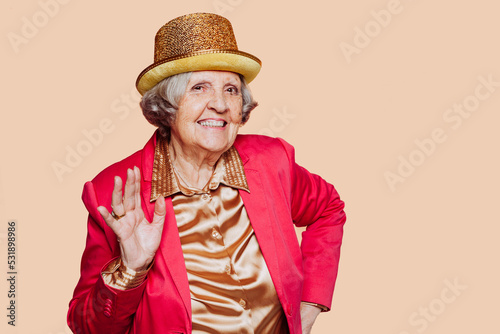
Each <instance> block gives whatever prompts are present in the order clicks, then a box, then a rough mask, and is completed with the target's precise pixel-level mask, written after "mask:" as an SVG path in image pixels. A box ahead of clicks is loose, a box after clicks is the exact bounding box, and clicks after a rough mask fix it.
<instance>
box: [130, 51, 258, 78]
mask: <svg viewBox="0 0 500 334" xmlns="http://www.w3.org/2000/svg"><path fill="white" fill-rule="evenodd" d="M211 53H232V54H236V55H240V56H246V57H248V58H251V59H253V60H255V61H256V62H257V63H259V65H262V62H261V61H260V59H259V58H257V57H255V56H254V55H251V54H249V53H246V52H243V51H239V50H232V49H206V50H199V51H192V52H189V53H185V54H182V55H178V56H172V57H168V58H164V59H161V60H159V61H156V62H154V63H153V64H151V65H150V66H148V67H146V68H145V69H144V71H142V73H141V74H140V75H139V78H140V77H142V76H143V75H144V74H145V73H146V72H148V71H149V70H151V69H152V68H154V67H156V66H158V65H161V64H165V63H168V62H170V61H175V60H179V59H183V58H189V57H193V56H200V55H204V54H211Z"/></svg>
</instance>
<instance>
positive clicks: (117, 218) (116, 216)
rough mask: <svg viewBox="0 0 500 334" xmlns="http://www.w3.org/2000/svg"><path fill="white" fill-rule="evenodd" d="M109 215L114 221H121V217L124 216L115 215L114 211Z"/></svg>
mask: <svg viewBox="0 0 500 334" xmlns="http://www.w3.org/2000/svg"><path fill="white" fill-rule="evenodd" d="M111 215H112V216H113V218H114V219H116V220H120V219H122V218H123V217H125V215H121V216H120V215H117V214H116V213H115V212H114V211H111Z"/></svg>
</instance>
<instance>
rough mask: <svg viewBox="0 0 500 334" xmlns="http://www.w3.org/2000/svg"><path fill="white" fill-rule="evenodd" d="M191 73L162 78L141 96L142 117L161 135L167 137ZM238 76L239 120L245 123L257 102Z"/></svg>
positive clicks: (242, 79)
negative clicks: (239, 82)
mask: <svg viewBox="0 0 500 334" xmlns="http://www.w3.org/2000/svg"><path fill="white" fill-rule="evenodd" d="M191 73H193V72H186V73H180V74H176V75H173V76H171V77H168V78H166V79H163V80H162V81H160V82H159V83H158V84H156V85H155V86H154V87H153V88H151V89H150V90H148V91H147V92H146V93H144V96H143V97H142V100H141V103H140V106H141V109H142V113H143V115H144V117H146V119H147V120H148V122H149V123H151V124H153V125H154V126H156V127H158V129H159V132H160V135H162V136H163V137H168V135H169V134H170V127H171V126H172V124H173V122H174V120H175V115H176V113H177V110H178V109H179V102H180V101H181V99H182V97H183V96H184V93H185V92H186V87H187V84H188V82H189V79H190V78H191ZM239 76H240V80H241V96H242V108H241V111H242V115H241V122H242V123H243V124H245V123H246V122H247V121H248V119H249V118H250V112H251V111H252V110H253V109H255V107H257V105H258V103H257V101H255V100H254V99H253V96H252V92H251V91H250V89H249V88H248V86H247V83H246V81H245V78H244V77H243V76H242V75H241V74H239Z"/></svg>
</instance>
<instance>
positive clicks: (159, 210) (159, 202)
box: [151, 196, 167, 225]
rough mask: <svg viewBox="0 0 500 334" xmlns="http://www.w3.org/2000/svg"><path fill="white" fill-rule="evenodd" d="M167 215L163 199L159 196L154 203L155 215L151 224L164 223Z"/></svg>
mask: <svg viewBox="0 0 500 334" xmlns="http://www.w3.org/2000/svg"><path fill="white" fill-rule="evenodd" d="M166 213H167V210H166V207H165V199H164V198H163V197H162V196H160V197H158V198H157V199H156V202H155V213H154V215H153V221H152V222H151V224H155V225H160V224H163V223H165V215H166Z"/></svg>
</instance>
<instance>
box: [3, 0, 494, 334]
mask: <svg viewBox="0 0 500 334" xmlns="http://www.w3.org/2000/svg"><path fill="white" fill-rule="evenodd" d="M499 10H500V7H499V5H498V4H497V3H496V2H494V1H489V0H475V1H471V0H469V1H452V0H443V1H429V0H399V1H398V0H358V1H333V2H332V1H284V0H280V1H264V0H253V1H250V0H193V1H187V2H186V1H184V2H182V1H175V2H173V1H151V0H146V1H141V2H128V1H127V2H124V1H116V0H111V1H96V0H88V1H80V0H72V1H71V0H29V1H28V0H23V1H19V0H16V1H14V0H4V1H2V5H1V10H0V13H1V14H0V15H1V22H2V32H1V34H2V35H3V36H4V37H3V39H2V44H1V45H2V49H3V50H2V54H3V58H2V59H3V61H2V62H1V64H0V66H1V68H2V72H1V73H2V78H3V79H2V82H1V85H2V99H1V101H0V103H1V109H2V112H1V115H2V120H1V122H0V126H1V129H0V136H1V137H0V143H1V144H0V145H1V150H2V151H1V156H2V160H1V163H0V238H1V240H0V241H1V249H0V258H1V262H0V263H1V267H2V268H3V270H2V276H3V277H4V278H2V279H1V280H0V281H1V284H0V295H1V296H2V298H0V303H1V307H0V309H2V310H3V311H2V314H3V315H2V316H1V317H0V319H3V320H1V324H0V328H1V330H0V331H1V332H2V333H23V334H24V333H26V334H62V333H69V329H68V328H67V327H66V319H65V318H66V312H67V309H68V303H69V300H70V299H71V296H72V292H73V288H74V287H75V285H76V283H77V280H78V277H79V266H80V257H81V254H82V251H83V249H84V245H85V237H86V219H87V212H86V210H85V208H84V206H83V204H82V202H81V199H80V195H81V191H82V187H83V184H84V182H85V181H88V180H90V179H92V178H93V177H94V176H95V175H96V174H97V173H98V172H99V171H101V170H102V169H103V168H105V167H107V166H108V165H110V164H111V163H113V162H116V161H118V160H120V159H122V158H124V157H126V156H128V155H129V154H131V153H133V152H135V151H136V150H138V149H140V148H142V147H143V145H144V143H145V142H146V141H147V139H148V138H149V137H150V136H151V134H152V132H153V131H154V128H153V127H152V126H151V125H149V124H148V123H147V122H146V121H145V119H144V118H143V116H142V114H141V111H140V109H139V107H138V93H137V92H136V91H135V88H134V84H135V79H136V77H137V75H138V74H139V73H140V71H142V70H143V69H144V68H145V67H146V66H148V65H149V64H151V63H152V61H153V43H154V35H155V33H156V31H157V30H158V28H159V27H160V26H162V25H163V24H164V23H166V22H167V21H168V20H170V19H172V18H175V17H177V16H180V15H183V14H186V13H191V12H214V13H220V14H222V15H224V16H226V17H227V18H228V19H229V20H230V21H231V22H232V24H233V27H234V31H235V34H236V37H237V40H238V44H239V47H240V49H241V50H243V51H247V52H250V53H252V54H254V55H256V56H257V57H259V58H260V59H261V60H262V61H263V67H262V71H261V73H260V74H259V76H258V77H257V79H256V80H255V81H254V82H252V83H251V85H250V86H251V89H252V91H253V93H254V95H255V97H256V99H257V100H258V101H259V102H260V106H259V107H258V108H257V109H256V110H254V111H253V113H252V116H251V118H250V121H249V122H248V124H247V125H245V126H244V127H243V128H242V132H243V133H259V134H266V135H270V136H277V137H282V138H284V139H286V140H287V141H288V142H290V143H291V144H293V145H294V146H295V148H296V151H297V160H298V162H299V163H300V164H301V165H303V166H304V167H306V168H307V169H309V170H310V171H312V172H315V173H318V174H320V175H321V176H322V177H324V178H325V179H326V180H328V181H329V182H331V183H333V184H334V185H335V186H336V188H337V190H338V191H339V193H340V195H341V197H342V199H343V200H344V201H345V202H346V213H347V217H348V220H347V223H346V225H345V237H344V244H343V247H342V256H341V261H340V270H339V277H338V280H337V286H336V291H335V294H334V302H333V307H332V310H331V312H329V313H326V314H321V315H320V316H319V318H318V320H317V323H316V325H315V326H314V329H313V333H314V334H332V333H342V334H359V333H376V334H419V333H426V334H434V333H436V334H448V333H453V334H470V333H499V332H500V324H499V323H498V320H497V319H498V313H499V311H500V310H499V304H498V300H499V298H500V289H499V282H500V277H499V276H500V275H499V273H500V269H499V266H498V254H499V248H500V243H499V242H498V235H499V232H500V227H499V223H500V221H499V215H498V210H497V208H498V204H499V201H500V196H499V191H498V188H499V187H500V177H499V173H498V171H499V170H500V164H499V162H500V159H499V158H498V143H499V139H500V135H499V131H498V125H499V121H500V115H499V109H500V65H499V62H498V60H499V59H500V44H499V43H498V32H499V31H500V21H499V20H498V12H499ZM11 220H15V221H16V223H17V231H16V239H17V245H16V270H17V276H16V287H15V290H16V296H15V302H16V322H15V324H16V326H15V327H13V326H10V325H8V323H7V322H8V321H9V318H8V317H7V315H8V314H9V312H10V311H9V310H7V308H8V307H9V305H10V304H9V303H10V301H11V300H13V298H9V297H8V291H9V289H10V284H9V283H8V281H7V278H9V277H8V275H7V272H8V268H7V256H8V254H7V252H8V251H7V249H8V246H7V241H8V234H7V227H8V222H9V221H11ZM297 233H298V235H299V236H300V231H298V232H297Z"/></svg>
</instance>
